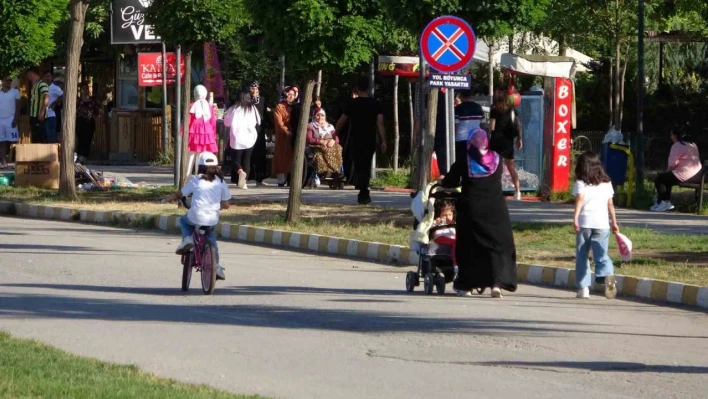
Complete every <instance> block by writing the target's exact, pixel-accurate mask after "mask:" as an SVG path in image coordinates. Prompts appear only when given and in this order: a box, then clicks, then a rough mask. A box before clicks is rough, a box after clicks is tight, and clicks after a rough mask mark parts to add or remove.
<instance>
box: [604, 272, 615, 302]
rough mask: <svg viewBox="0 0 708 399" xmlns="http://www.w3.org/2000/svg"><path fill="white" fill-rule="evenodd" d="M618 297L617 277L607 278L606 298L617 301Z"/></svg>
mask: <svg viewBox="0 0 708 399" xmlns="http://www.w3.org/2000/svg"><path fill="white" fill-rule="evenodd" d="M616 297H617V280H616V279H615V276H607V277H605V298H607V299H615V298H616Z"/></svg>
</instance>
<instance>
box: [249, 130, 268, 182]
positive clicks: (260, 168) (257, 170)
mask: <svg viewBox="0 0 708 399" xmlns="http://www.w3.org/2000/svg"><path fill="white" fill-rule="evenodd" d="M250 173H251V175H252V178H253V180H255V181H257V182H258V183H262V182H263V180H265V179H267V178H268V161H267V158H266V137H265V132H263V128H261V127H259V132H258V139H257V140H256V145H255V146H254V147H253V152H252V153H251V171H250Z"/></svg>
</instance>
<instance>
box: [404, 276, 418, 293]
mask: <svg viewBox="0 0 708 399" xmlns="http://www.w3.org/2000/svg"><path fill="white" fill-rule="evenodd" d="M418 284H420V283H419V282H418V273H416V272H408V273H406V291H408V292H413V290H415V287H416V286H417V285H418Z"/></svg>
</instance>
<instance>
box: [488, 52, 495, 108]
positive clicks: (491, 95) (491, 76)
mask: <svg viewBox="0 0 708 399" xmlns="http://www.w3.org/2000/svg"><path fill="white" fill-rule="evenodd" d="M487 67H488V68H489V104H490V105H491V104H492V102H493V101H492V100H493V98H494V40H490V41H489V63H488V64H487Z"/></svg>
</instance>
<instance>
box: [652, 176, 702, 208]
mask: <svg viewBox="0 0 708 399" xmlns="http://www.w3.org/2000/svg"><path fill="white" fill-rule="evenodd" d="M700 182H701V172H698V173H696V175H695V176H693V177H691V178H690V179H688V180H686V181H685V182H682V181H681V180H679V179H678V178H677V177H676V175H674V174H673V172H666V173H662V174H660V175H659V176H657V177H656V180H654V186H656V192H657V200H658V201H659V202H662V201H671V189H672V188H673V187H674V186H678V185H679V184H681V183H694V184H696V183H698V184H700Z"/></svg>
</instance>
